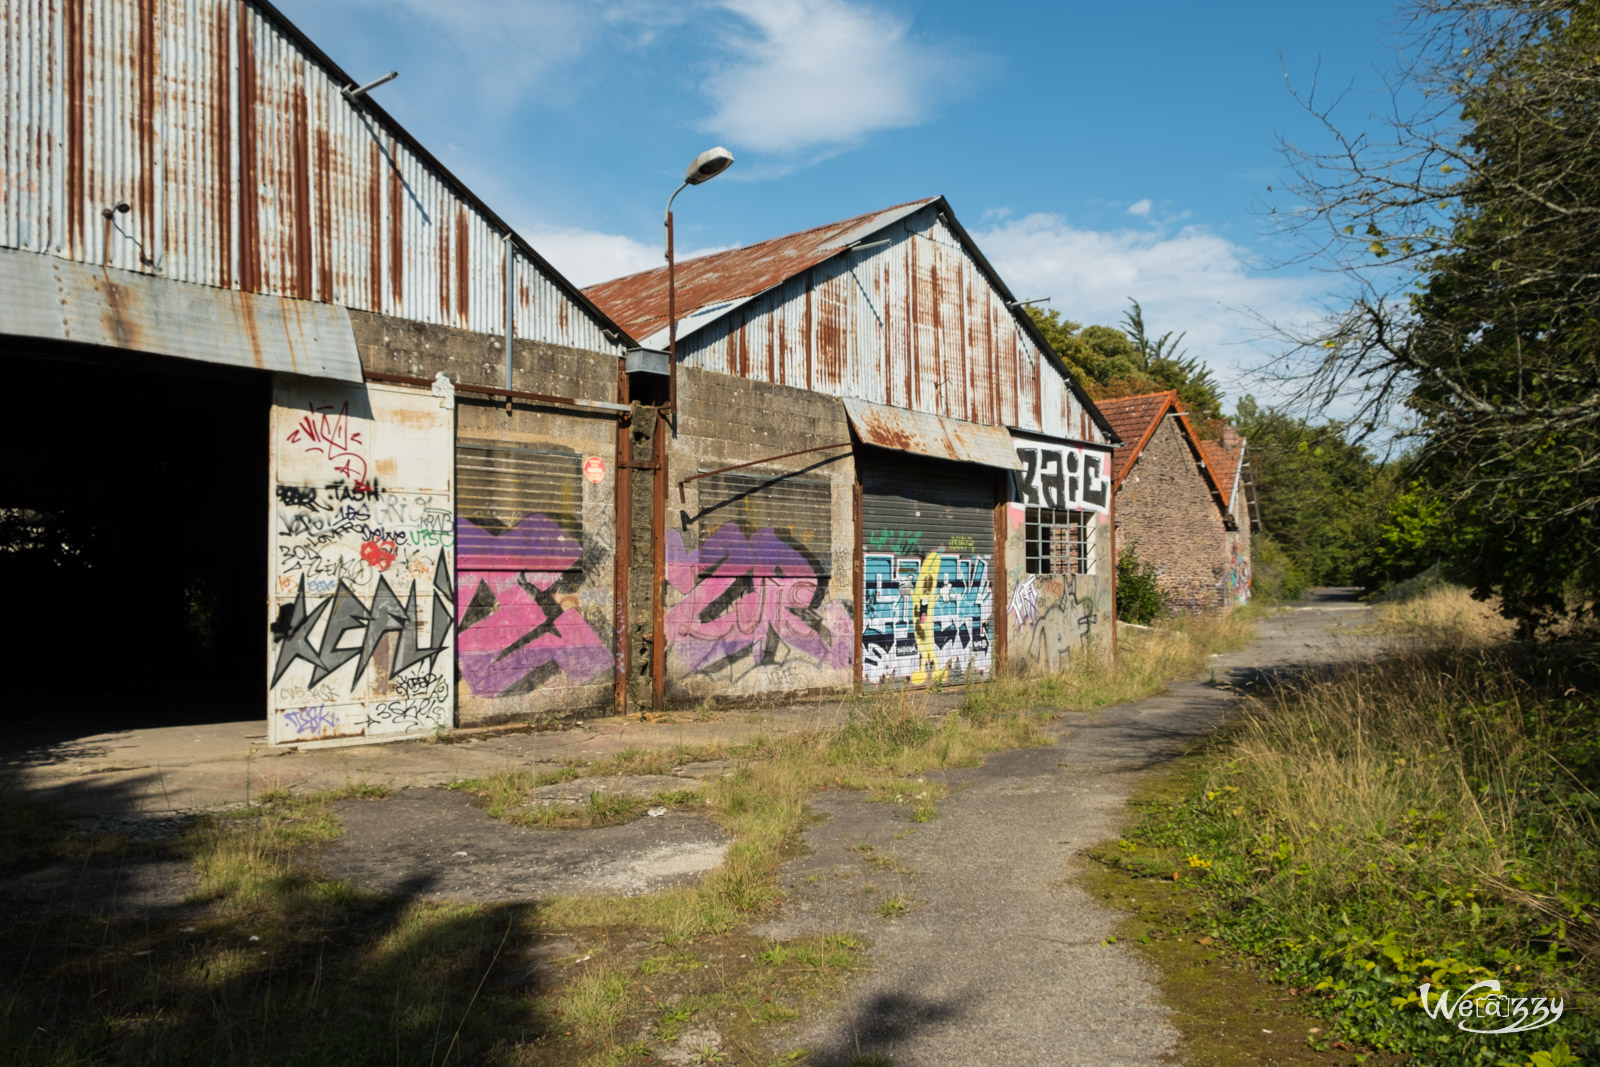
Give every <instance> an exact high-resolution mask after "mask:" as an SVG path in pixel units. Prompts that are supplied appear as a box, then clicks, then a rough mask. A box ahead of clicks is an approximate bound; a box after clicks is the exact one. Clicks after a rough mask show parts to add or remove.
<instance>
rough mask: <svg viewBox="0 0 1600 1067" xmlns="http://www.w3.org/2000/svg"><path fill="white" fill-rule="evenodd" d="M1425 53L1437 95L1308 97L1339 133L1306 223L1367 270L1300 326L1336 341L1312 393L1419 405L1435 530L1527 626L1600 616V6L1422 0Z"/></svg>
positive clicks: (1422, 490) (1307, 182)
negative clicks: (1326, 314)
mask: <svg viewBox="0 0 1600 1067" xmlns="http://www.w3.org/2000/svg"><path fill="white" fill-rule="evenodd" d="M1405 55H1406V57H1407V61H1408V62H1407V66H1406V67H1405V68H1404V69H1403V71H1402V77H1403V78H1404V79H1405V83H1404V84H1405V87H1406V88H1409V89H1420V90H1422V92H1421V94H1419V96H1420V98H1421V99H1422V100H1424V101H1425V102H1424V104H1423V105H1422V108H1421V109H1420V110H1419V111H1418V112H1416V113H1415V114H1412V115H1409V116H1403V117H1401V118H1399V119H1392V120H1390V124H1389V128H1388V130H1387V133H1386V134H1385V135H1384V136H1382V137H1379V136H1373V135H1369V132H1368V130H1367V129H1365V128H1363V130H1362V133H1361V134H1359V135H1356V134H1344V133H1343V132H1342V131H1341V130H1340V128H1339V125H1338V123H1337V122H1336V121H1335V119H1334V116H1333V112H1332V110H1331V109H1326V108H1321V107H1320V106H1319V105H1318V104H1316V103H1315V101H1314V99H1308V100H1307V103H1308V104H1309V105H1310V106H1311V107H1312V110H1313V111H1314V112H1316V113H1317V114H1318V115H1319V116H1321V117H1322V118H1323V120H1324V121H1325V122H1326V123H1327V129H1328V130H1329V131H1330V132H1331V133H1332V135H1333V137H1334V139H1335V147H1334V148H1333V149H1332V150H1330V151H1328V152H1326V153H1321V154H1306V153H1303V152H1292V153H1291V159H1292V160H1293V162H1294V163H1295V164H1296V166H1297V169H1298V172H1299V174H1300V179H1301V180H1300V182H1299V186H1298V188H1297V190H1296V191H1297V192H1298V193H1299V195H1300V198H1301V199H1302V201H1303V208H1309V210H1304V209H1302V210H1300V211H1298V212H1295V213H1293V215H1292V218H1293V220H1294V226H1295V227H1296V228H1298V229H1299V232H1301V233H1302V234H1303V235H1306V236H1308V237H1311V238H1312V239H1313V240H1314V241H1315V254H1316V255H1317V256H1319V257H1321V258H1322V259H1324V261H1331V262H1332V263H1334V264H1335V265H1337V266H1338V267H1339V268H1340V269H1341V270H1342V271H1343V272H1344V276H1345V277H1346V278H1347V279H1349V280H1350V282H1351V283H1352V286H1353V290H1354V291H1353V294H1352V299H1351V303H1350V306H1349V309H1348V311H1347V312H1345V313H1344V314H1342V315H1341V316H1339V317H1338V318H1337V319H1336V320H1335V321H1333V322H1332V323H1331V324H1330V326H1329V328H1328V329H1326V330H1324V331H1320V332H1318V333H1316V334H1315V335H1314V336H1311V335H1308V336H1303V337H1300V338H1299V339H1298V340H1299V341H1300V343H1301V344H1302V345H1303V347H1302V349H1301V350H1302V351H1303V352H1308V353H1313V354H1314V355H1315V357H1316V358H1315V359H1314V360H1313V361H1312V362H1311V364H1310V366H1311V367H1312V372H1311V378H1310V379H1309V381H1308V382H1307V385H1308V387H1309V388H1308V389H1307V391H1306V393H1305V394H1304V395H1305V396H1307V397H1311V398H1315V399H1317V400H1319V401H1326V400H1328V399H1331V398H1332V397H1335V396H1339V397H1344V398H1346V399H1351V398H1354V399H1355V400H1356V402H1357V404H1358V407H1359V411H1358V413H1357V415H1356V416H1355V418H1356V421H1358V422H1361V423H1364V424H1368V425H1370V424H1373V423H1376V422H1378V421H1380V420H1381V419H1383V418H1384V417H1385V416H1389V415H1397V414H1399V413H1400V412H1397V411H1395V410H1394V409H1395V407H1396V406H1397V405H1398V406H1399V407H1400V409H1401V411H1403V412H1404V413H1405V414H1406V415H1407V416H1408V417H1409V419H1410V420H1411V422H1412V424H1413V426H1414V429H1413V430H1412V434H1413V436H1414V437H1415V438H1416V439H1417V441H1418V444H1419V447H1418V450H1417V453H1416V460H1415V463H1414V465H1413V473H1414V474H1415V484H1414V485H1413V486H1411V487H1410V489H1409V490H1408V491H1409V492H1412V493H1415V494H1421V495H1422V496H1424V497H1426V496H1431V497H1432V499H1433V500H1434V501H1436V502H1437V505H1438V507H1439V508H1441V509H1442V512H1441V513H1440V514H1438V515H1435V516H1433V517H1432V518H1430V519H1429V522H1430V525H1432V526H1434V527H1436V528H1437V529H1439V530H1448V531H1449V535H1448V536H1447V537H1442V538H1438V539H1436V544H1437V545H1438V546H1439V547H1440V549H1441V551H1442V552H1443V551H1448V554H1449V556H1450V562H1451V563H1452V564H1453V565H1454V567H1455V568H1456V569H1457V571H1458V572H1459V573H1462V574H1464V575H1466V576H1468V577H1469V578H1470V580H1471V581H1472V582H1473V584H1474V585H1475V587H1476V589H1477V591H1478V592H1479V593H1480V594H1481V595H1485V596H1487V595H1489V594H1491V593H1497V594H1499V596H1500V598H1501V603H1502V606H1503V609H1504V610H1505V612H1506V613H1507V614H1508V615H1509V616H1511V617H1513V618H1516V619H1518V620H1520V621H1521V622H1522V623H1523V624H1524V625H1525V626H1526V627H1528V628H1533V627H1536V626H1538V625H1539V624H1541V623H1545V622H1550V621H1553V620H1555V619H1557V618H1560V617H1562V616H1565V615H1569V614H1578V615H1583V614H1585V613H1587V614H1589V615H1590V617H1591V618H1592V617H1593V611H1594V604H1595V602H1596V601H1597V600H1600V533H1597V530H1596V519H1597V518H1600V58H1597V57H1600V6H1597V5H1596V4H1595V3H1594V2H1593V0H1588V2H1554V0H1450V2H1446V0H1414V6H1413V19H1412V21H1411V24H1410V36H1409V40H1408V44H1407V51H1406V53H1405ZM1313 97H1314V94H1313ZM1283 217H1286V218H1289V217H1291V216H1290V215H1288V214H1286V215H1285V216H1283ZM1425 505H1426V501H1425V500H1423V499H1420V498H1418V499H1413V500H1411V501H1408V503H1407V507H1408V508H1409V509H1410V510H1411V513H1412V514H1413V515H1414V516H1421V515H1426V514H1429V512H1428V511H1427V508H1426V506H1425ZM1393 533H1394V535H1395V536H1396V537H1400V536H1402V534H1401V531H1400V528H1399V527H1395V528H1394V530H1393ZM1405 536H1409V535H1405Z"/></svg>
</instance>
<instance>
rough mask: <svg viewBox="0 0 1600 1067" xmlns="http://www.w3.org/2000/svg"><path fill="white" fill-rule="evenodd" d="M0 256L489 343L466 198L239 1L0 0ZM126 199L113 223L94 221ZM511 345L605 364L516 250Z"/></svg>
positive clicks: (492, 284)
mask: <svg viewBox="0 0 1600 1067" xmlns="http://www.w3.org/2000/svg"><path fill="white" fill-rule="evenodd" d="M0 13H3V33H4V39H3V42H0V48H3V52H0V67H3V73H4V79H5V90H6V97H5V104H4V109H3V112H4V113H3V115H0V134H3V140H4V146H3V149H0V151H3V152H4V160H5V169H6V185H5V191H4V197H3V201H0V244H4V245H5V246H7V247H11V248H17V249H24V250H29V251H35V252H45V253H49V254H52V255H56V256H61V257H63V258H66V259H72V260H76V261H79V262H84V263H92V264H95V265H99V264H102V263H104V264H107V265H109V266H114V267H121V268H124V269H127V270H136V271H143V272H145V273H148V274H153V275H157V276H160V277H166V278H171V279H175V280H180V281H188V282H197V283H200V284H204V285H213V286H219V287H222V288H231V289H240V290H243V291H246V292H253V293H262V294H266V295H272V296H283V297H295V298H300V299H305V300H317V301H321V302H324V303H333V304H340V305H343V306H346V307H352V308H359V309H362V310H366V311H374V312H380V313H383V314H387V315H394V316H398V317H402V318H407V319H413V320H416V321H420V322H427V323H433V324H438V325H445V326H457V327H464V328H467V329H471V330H476V331H479V332H499V331H501V330H503V329H504V322H505V312H504V308H505V277H504V263H505V246H504V242H503V234H502V233H501V232H499V231H497V230H496V229H495V228H494V226H493V225H492V224H491V223H490V221H489V219H488V218H487V217H486V216H485V215H484V214H483V212H482V211H481V210H479V209H478V208H477V206H476V205H474V204H472V203H471V202H470V201H469V200H467V199H465V198H463V197H462V196H461V195H460V194H459V193H458V192H457V191H456V189H455V188H453V187H452V186H451V184H450V182H449V181H448V180H447V179H446V177H445V176H444V174H443V173H442V172H440V171H439V170H438V169H437V168H436V167H435V166H433V165H432V164H430V163H429V162H428V161H426V160H424V159H422V158H420V157H419V156H418V155H417V154H416V153H415V152H413V151H412V150H411V149H410V148H409V147H408V146H407V145H406V144H405V142H404V141H403V140H400V139H399V138H397V137H396V136H395V134H394V131H392V130H390V129H388V128H386V126H385V125H384V124H383V123H381V122H380V121H379V120H378V119H377V118H376V117H375V115H374V114H373V113H372V112H370V111H369V110H367V109H364V108H362V107H359V106H356V105H354V104H352V103H351V102H350V101H348V100H346V99H345V98H344V96H343V95H342V94H341V92H340V89H341V86H340V84H339V83H338V81H337V80H336V79H335V78H334V77H333V76H332V75H331V74H330V72H329V71H328V70H327V69H326V68H325V67H323V66H322V65H321V64H320V63H319V62H318V61H317V60H316V59H315V58H314V57H313V56H312V55H310V54H309V53H307V52H306V51H305V50H304V49H303V48H302V47H301V46H300V44H299V43H298V42H297V41H295V40H294V39H293V38H292V37H290V36H289V35H287V34H285V33H284V32H283V31H282V30H281V29H280V28H279V26H278V25H277V24H276V23H274V22H273V21H272V20H271V19H270V18H269V17H268V16H266V15H265V14H264V13H263V12H262V11H260V10H258V9H257V8H255V7H253V6H251V5H250V4H247V3H241V2H239V0H0ZM118 201H125V202H127V203H128V205H129V206H130V209H131V210H129V211H128V212H127V213H125V214H124V213H117V214H115V215H114V217H113V218H111V219H109V220H108V219H105V218H103V217H102V215H101V211H102V209H104V208H106V207H110V206H112V205H114V204H116V203H117V202H118ZM518 259H519V262H518V264H517V269H516V275H517V294H516V296H517V299H516V330H517V335H518V336H519V337H525V338H531V339H535V340H540V341H546V342H549V343H552V344H560V345H570V346H573V347H579V348H589V349H596V350H601V351H619V349H618V347H617V346H616V345H615V344H613V343H611V342H609V341H607V340H606V338H605V336H604V335H603V333H602V332H601V331H602V326H601V324H600V322H599V321H598V320H596V319H595V318H594V316H593V315H592V314H591V313H590V312H589V311H588V310H587V309H586V308H583V307H582V306H580V305H579V304H577V303H575V302H574V301H573V300H572V299H571V298H570V297H569V296H568V295H567V294H566V293H564V292H562V290H561V289H560V287H559V286H558V285H556V284H555V283H554V282H553V281H552V280H551V279H550V277H549V276H548V275H547V274H545V273H544V272H543V271H541V270H540V269H539V268H538V267H536V266H535V265H534V263H533V262H532V261H530V260H528V259H526V258H524V257H522V256H520V255H519V256H518Z"/></svg>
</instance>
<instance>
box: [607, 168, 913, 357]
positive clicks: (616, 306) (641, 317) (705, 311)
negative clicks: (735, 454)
mask: <svg viewBox="0 0 1600 1067" xmlns="http://www.w3.org/2000/svg"><path fill="white" fill-rule="evenodd" d="M936 199H938V198H937V197H926V198H924V199H922V200H911V201H908V202H906V203H904V204H896V205H895V206H894V207H888V208H884V209H882V210H881V211H869V212H867V213H866V214H865V215H857V216H855V217H854V218H849V219H844V220H842V221H840V222H830V223H827V224H826V225H823V226H815V227H812V228H811V229H809V230H801V231H800V232H799V233H791V234H789V235H788V236H786V237H774V238H772V239H771V240H769V241H762V242H760V243H759V244H753V245H749V246H747V247H745V248H734V249H730V250H728V251H726V252H714V253H712V254H711V255H709V256H701V257H699V258H698V259H690V260H685V261H683V262H680V263H679V264H678V265H677V290H678V292H677V311H678V324H679V326H678V336H679V338H680V339H682V338H683V337H684V336H686V335H687V334H689V333H690V332H691V331H692V330H693V329H694V327H695V326H698V325H700V323H701V322H709V321H710V320H711V319H712V318H715V317H716V316H718V315H721V314H724V313H726V312H728V311H731V310H733V308H735V307H737V306H738V305H739V304H740V303H742V302H743V301H745V300H748V299H750V298H751V297H753V296H756V295H758V294H760V293H764V292H766V291H767V290H768V289H771V288H772V287H773V286H774V285H781V284H782V283H783V282H785V281H787V280H788V279H790V278H793V277H794V276H795V275H796V274H799V273H800V272H801V271H804V270H808V269H810V268H811V267H814V266H816V265H817V264H818V263H821V262H822V261H823V260H825V259H827V258H828V257H829V256H833V255H836V254H838V253H839V252H842V251H844V250H845V249H846V248H848V247H850V245H852V244H854V243H855V242H857V241H859V240H861V239H862V238H863V237H865V236H867V235H869V234H872V233H874V232H875V231H877V230H881V229H882V228H883V227H885V226H887V225H889V224H890V223H892V222H894V221H896V220H897V219H900V218H904V217H905V216H906V215H909V214H911V213H912V212H913V211H917V210H920V209H921V208H923V207H924V206H926V205H928V204H931V203H933V201H934V200H936ZM583 292H584V295H585V296H587V297H589V299H591V300H593V301H594V302H595V304H596V305H598V306H599V307H600V308H601V309H602V310H603V311H605V313H606V314H607V315H609V316H610V317H611V319H612V320H613V321H614V322H616V323H618V324H619V325H621V327H622V328H623V329H624V330H626V331H627V332H628V335H629V336H630V337H633V338H636V339H637V340H638V341H639V343H641V344H643V345H644V346H645V347H647V348H665V347H666V329H667V268H665V267H657V268H656V269H655V270H647V271H643V272H641V273H639V274H630V275H628V276H627V277H625V278H615V279H613V280H611V281H609V282H601V283H600V284H599V285H591V286H589V287H588V288H587V289H585V290H584V291H583ZM694 320H698V321H694ZM657 334H659V335H660V336H659V337H658V336H656V335H657Z"/></svg>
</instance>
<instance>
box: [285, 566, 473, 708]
mask: <svg viewBox="0 0 1600 1067" xmlns="http://www.w3.org/2000/svg"><path fill="white" fill-rule="evenodd" d="M448 568H449V560H448V559H447V558H446V556H445V554H444V553H443V552H440V553H439V562H438V565H437V567H436V569H435V570H434V575H433V614H432V620H431V622H432V633H433V643H432V644H427V645H425V644H423V643H422V642H421V640H420V637H421V630H422V618H421V615H420V613H419V609H418V607H417V586H416V583H412V586H411V588H410V589H409V590H408V591H407V593H406V602H405V603H404V604H401V603H400V598H399V597H397V596H395V593H394V590H393V589H391V588H390V587H389V583H388V581H387V580H386V579H385V578H383V577H381V576H380V577H379V578H378V588H377V590H376V592H374V593H373V594H372V605H371V607H370V608H369V607H368V606H367V605H366V604H364V603H362V600H361V597H360V596H358V595H357V594H356V592H355V590H353V589H351V588H350V587H349V586H348V585H346V584H345V583H344V582H343V581H341V582H340V583H339V587H338V589H336V590H335V592H334V595H333V596H332V598H330V599H328V600H324V601H323V602H322V603H320V604H318V605H317V606H316V609H315V610H313V611H310V612H307V611H306V579H305V575H304V574H302V575H301V576H300V588H299V591H298V592H297V593H296V594H295V598H294V604H293V605H292V606H286V607H284V608H283V610H282V611H280V612H279V613H278V618H277V620H276V621H275V622H274V623H273V625H272V636H273V638H274V640H277V641H279V642H280V643H281V647H280V648H279V649H278V662H277V664H276V666H274V668H273V672H272V683H271V684H273V685H277V684H278V680H279V679H280V678H282V677H283V675H284V672H285V671H287V670H288V669H289V668H290V667H291V666H293V665H294V662H295V660H305V661H306V662H307V663H309V664H311V668H312V673H311V682H310V684H311V685H313V686H314V685H316V684H317V683H318V682H320V681H321V680H322V679H324V678H326V677H327V676H328V675H329V674H332V673H333V672H334V671H336V670H338V669H339V668H340V667H342V666H343V665H344V664H346V663H348V662H349V661H350V660H351V659H352V658H353V657H357V656H359V659H357V661H356V672H355V675H354V676H353V677H352V678H351V679H350V686H351V688H352V689H353V688H354V687H355V686H356V684H357V683H358V682H360V680H361V676H362V675H363V674H365V673H366V670H367V664H369V663H370V662H372V657H373V656H374V655H375V654H376V652H377V650H378V644H379V642H381V641H382V640H383V637H384V635H385V634H390V633H398V634H399V635H400V638H399V640H398V641H396V642H395V649H394V654H393V656H392V658H391V660H390V667H389V673H390V674H391V675H395V674H399V673H401V672H402V671H404V670H406V669H407V668H409V667H412V666H414V665H416V664H418V663H421V662H423V661H424V660H426V661H427V663H428V670H429V671H430V672H431V671H432V670H433V666H434V663H435V661H437V659H438V657H439V655H440V654H441V653H442V652H444V648H445V639H446V638H447V637H448V636H449V634H450V628H451V626H453V625H454V624H455V613H454V603H453V598H452V596H451V593H450V572H449V569H448ZM330 605H332V613H331V614H329V618H328V625H327V628H326V629H325V630H324V631H323V634H322V641H321V643H320V645H313V644H312V641H311V632H312V631H313V630H315V629H316V626H317V623H318V622H320V621H321V620H322V616H323V615H324V614H327V613H328V612H329V606H330ZM351 630H361V631H363V633H362V639H361V647H360V648H359V649H356V648H340V647H339V642H340V640H342V639H343V637H344V635H345V634H346V633H348V632H349V631H351Z"/></svg>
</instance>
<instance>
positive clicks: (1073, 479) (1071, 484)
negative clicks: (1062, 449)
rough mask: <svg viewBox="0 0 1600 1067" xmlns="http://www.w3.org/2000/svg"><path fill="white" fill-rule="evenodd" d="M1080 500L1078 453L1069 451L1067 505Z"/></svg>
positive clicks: (1069, 505)
mask: <svg viewBox="0 0 1600 1067" xmlns="http://www.w3.org/2000/svg"><path fill="white" fill-rule="evenodd" d="M1077 502H1078V454H1077V453H1076V452H1068V453H1067V506H1068V507H1071V506H1072V505H1073V504H1076V503H1077Z"/></svg>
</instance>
